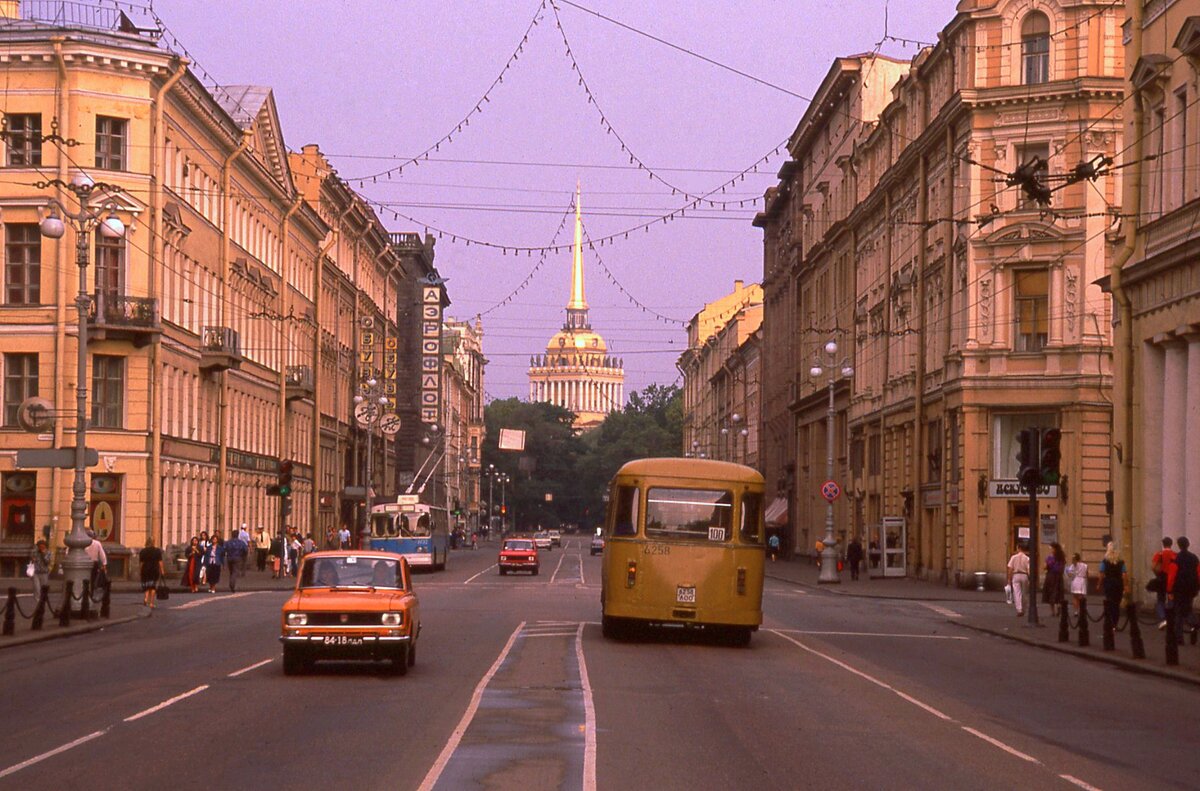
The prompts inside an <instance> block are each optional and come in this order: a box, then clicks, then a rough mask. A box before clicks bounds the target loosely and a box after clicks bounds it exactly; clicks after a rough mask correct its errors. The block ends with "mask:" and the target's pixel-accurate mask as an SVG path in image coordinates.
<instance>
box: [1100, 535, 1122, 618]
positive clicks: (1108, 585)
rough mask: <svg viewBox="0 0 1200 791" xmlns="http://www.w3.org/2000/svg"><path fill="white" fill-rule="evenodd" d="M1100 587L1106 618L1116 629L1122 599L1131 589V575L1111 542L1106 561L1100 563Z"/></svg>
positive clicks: (1106, 553) (1106, 550)
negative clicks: (1129, 588)
mask: <svg viewBox="0 0 1200 791" xmlns="http://www.w3.org/2000/svg"><path fill="white" fill-rule="evenodd" d="M1100 585H1101V590H1102V591H1103V592H1104V618H1105V620H1106V621H1107V622H1108V623H1109V624H1111V625H1112V628H1114V629H1116V628H1117V621H1118V620H1120V618H1121V598H1122V597H1123V596H1124V595H1125V590H1126V589H1127V588H1128V587H1129V575H1128V573H1126V571H1125V561H1123V560H1121V557H1120V556H1119V555H1118V554H1117V548H1116V545H1114V544H1113V542H1111V541H1109V542H1108V547H1107V548H1106V549H1105V552H1104V560H1102V561H1100Z"/></svg>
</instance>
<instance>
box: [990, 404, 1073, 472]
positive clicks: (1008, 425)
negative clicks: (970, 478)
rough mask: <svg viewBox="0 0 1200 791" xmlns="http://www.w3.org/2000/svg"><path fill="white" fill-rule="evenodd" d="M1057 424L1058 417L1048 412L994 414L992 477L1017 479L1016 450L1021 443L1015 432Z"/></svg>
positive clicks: (1018, 449) (1019, 447) (1019, 448)
mask: <svg viewBox="0 0 1200 791" xmlns="http://www.w3.org/2000/svg"><path fill="white" fill-rule="evenodd" d="M1057 425H1058V417H1057V416H1056V415H1054V414H1050V413H1038V414H1029V413H1025V414H1016V415H996V419H995V431H994V437H993V443H994V444H993V450H994V452H995V458H994V459H993V460H992V477H993V478H995V479H997V480H1002V481H1015V480H1016V479H1017V471H1018V470H1017V467H1018V465H1017V452H1018V451H1020V450H1021V445H1020V443H1019V442H1018V441H1017V434H1019V433H1020V432H1021V429H1026V428H1051V427H1053V426H1057Z"/></svg>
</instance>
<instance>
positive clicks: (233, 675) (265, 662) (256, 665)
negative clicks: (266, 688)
mask: <svg viewBox="0 0 1200 791" xmlns="http://www.w3.org/2000/svg"><path fill="white" fill-rule="evenodd" d="M274 661H275V657H271V658H270V659H264V660H263V661H261V662H255V663H254V664H253V665H250V666H249V667H243V668H242V669H241V670H235V671H233V672H232V673H230V674H229V675H228V676H226V678H237V677H238V676H240V675H241V674H243V673H249V672H250V671H251V670H257V669H258V668H260V667H262V666H263V665H269V664H271V663H272V662H274Z"/></svg>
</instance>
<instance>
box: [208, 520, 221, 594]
mask: <svg viewBox="0 0 1200 791" xmlns="http://www.w3.org/2000/svg"><path fill="white" fill-rule="evenodd" d="M223 565H225V541H224V540H223V539H222V538H221V534H220V533H214V534H213V538H212V541H211V542H210V543H209V545H208V551H206V552H205V553H204V580H205V582H207V583H208V592H209V593H216V592H217V583H218V582H220V581H221V567H222V566H223Z"/></svg>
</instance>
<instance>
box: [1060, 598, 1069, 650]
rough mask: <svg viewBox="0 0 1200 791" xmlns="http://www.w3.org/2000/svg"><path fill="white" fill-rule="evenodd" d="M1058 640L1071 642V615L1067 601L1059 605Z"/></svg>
mask: <svg viewBox="0 0 1200 791" xmlns="http://www.w3.org/2000/svg"><path fill="white" fill-rule="evenodd" d="M1058 642H1060V643H1069V642H1071V616H1070V614H1069V613H1068V612H1067V603H1066V602H1063V603H1062V604H1060V605H1058Z"/></svg>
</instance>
